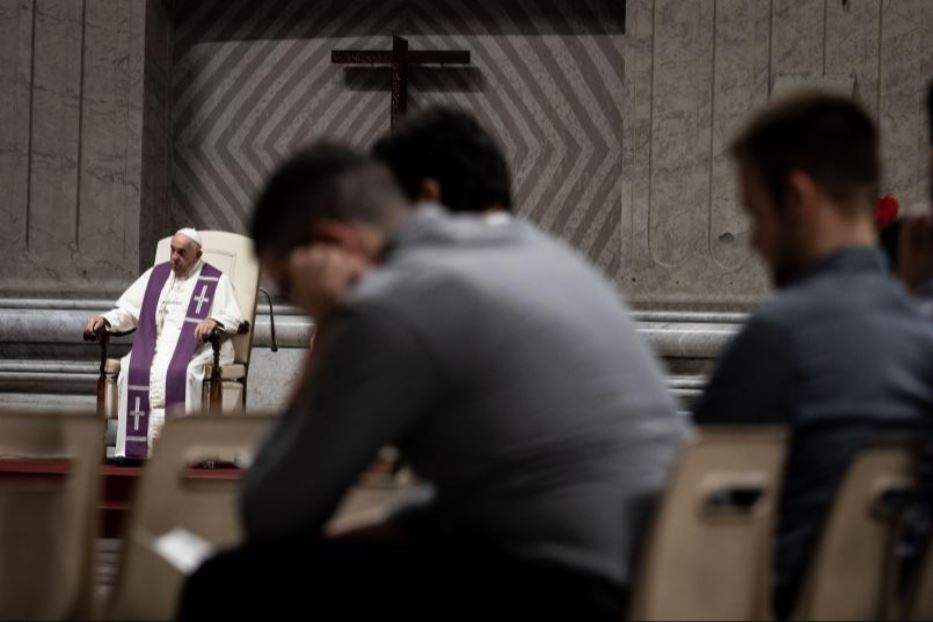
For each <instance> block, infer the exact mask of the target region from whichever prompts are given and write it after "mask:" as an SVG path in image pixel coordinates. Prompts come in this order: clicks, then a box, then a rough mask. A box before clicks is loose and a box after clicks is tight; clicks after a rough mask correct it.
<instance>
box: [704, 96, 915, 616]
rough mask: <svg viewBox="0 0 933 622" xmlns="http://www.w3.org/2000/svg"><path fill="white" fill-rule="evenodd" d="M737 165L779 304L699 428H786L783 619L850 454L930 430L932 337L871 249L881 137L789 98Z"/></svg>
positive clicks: (780, 576) (723, 369) (825, 106)
mask: <svg viewBox="0 0 933 622" xmlns="http://www.w3.org/2000/svg"><path fill="white" fill-rule="evenodd" d="M732 153H733V155H734V157H735V159H736V160H737V162H738V167H739V176H740V189H741V196H742V202H743V204H744V207H745V209H746V210H747V211H748V213H749V215H750V217H751V226H752V243H753V245H754V247H755V249H756V250H757V251H758V252H759V254H760V255H761V256H762V258H763V259H764V261H765V263H766V264H767V266H768V268H769V269H770V271H771V275H772V279H773V281H774V283H775V285H776V286H777V287H778V288H780V289H781V290H782V291H781V293H780V295H779V296H778V297H777V298H776V299H775V300H773V301H771V302H770V303H768V304H765V305H764V306H763V307H762V308H761V309H760V310H759V311H758V312H757V313H755V314H754V315H753V316H752V318H751V319H750V320H749V321H748V324H747V326H746V327H745V328H744V329H743V330H742V332H741V333H740V334H739V335H738V336H737V337H736V338H735V340H734V341H733V342H732V344H730V346H729V347H728V349H727V350H726V352H725V354H724V355H723V356H722V358H721V360H720V362H719V366H718V368H717V370H716V372H715V373H714V375H713V377H712V379H711V380H710V383H709V385H708V387H707V389H706V393H705V394H704V396H703V398H702V400H701V401H700V403H699V405H698V408H697V410H696V413H695V419H696V421H697V422H698V423H701V424H702V423H724V422H725V423H774V424H785V425H788V426H790V428H791V431H792V442H791V448H790V453H789V455H788V462H787V466H786V471H785V480H784V488H783V492H782V498H781V503H780V519H779V522H778V534H777V560H776V579H777V586H776V587H777V591H776V605H777V613H778V615H779V616H780V617H786V616H787V615H788V614H789V613H790V611H791V608H792V606H793V602H794V599H795V596H796V592H797V590H798V587H799V583H800V579H801V578H802V575H803V574H804V572H805V568H806V563H807V561H808V557H809V554H810V552H811V549H812V547H813V545H814V541H815V538H816V536H817V535H818V532H819V526H820V525H821V522H822V519H823V517H824V516H825V514H826V512H827V510H828V507H829V504H830V502H831V500H832V497H833V494H834V492H835V490H836V487H837V485H838V483H839V481H840V478H841V477H842V475H843V472H844V471H845V468H846V466H847V464H848V463H849V461H850V459H851V457H852V455H853V454H854V452H856V451H857V450H858V449H859V448H860V447H861V446H863V445H864V443H866V442H867V441H869V440H871V439H873V438H875V437H877V436H878V435H880V434H883V433H884V432H885V431H888V430H910V429H918V428H921V427H925V426H929V424H930V423H931V413H933V327H931V325H930V323H929V322H928V321H927V320H925V319H924V318H923V317H922V316H921V315H920V313H919V311H918V310H917V308H916V305H915V304H914V302H913V300H911V298H910V296H909V295H908V293H907V292H906V291H905V290H904V289H903V288H902V287H901V286H900V285H899V284H898V283H897V282H896V281H894V280H893V279H891V278H889V277H888V276H887V275H886V266H885V261H884V258H883V256H882V254H881V252H880V251H879V249H878V248H877V242H876V234H875V222H874V207H875V201H876V197H877V186H878V177H879V165H878V153H877V137H876V133H875V128H874V126H873V124H872V122H871V120H870V119H869V118H868V116H867V115H866V114H865V113H864V112H863V111H862V110H861V108H859V107H858V106H857V105H855V104H854V103H853V102H851V101H850V100H848V99H845V98H841V97H836V96H830V95H820V94H808V95H800V96H797V97H796V98H793V99H789V100H786V101H783V102H780V103H778V104H776V105H773V106H772V107H770V108H769V109H767V110H766V111H765V112H764V113H763V114H761V115H760V116H759V117H758V118H756V119H755V120H754V121H753V123H752V124H751V125H750V127H748V129H746V130H745V132H744V133H743V134H742V135H741V136H740V137H739V138H738V140H736V141H735V143H734V145H733V148H732Z"/></svg>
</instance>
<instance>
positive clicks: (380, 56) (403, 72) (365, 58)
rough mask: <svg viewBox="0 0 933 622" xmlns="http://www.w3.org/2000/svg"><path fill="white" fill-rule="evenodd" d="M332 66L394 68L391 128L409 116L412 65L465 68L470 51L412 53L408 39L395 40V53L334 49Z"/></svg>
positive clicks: (417, 51)
mask: <svg viewBox="0 0 933 622" xmlns="http://www.w3.org/2000/svg"><path fill="white" fill-rule="evenodd" d="M330 60H331V62H332V63H341V64H346V65H392V118H391V123H390V127H395V124H396V122H397V121H400V120H401V119H402V117H404V116H405V112H406V110H407V109H408V66H409V65H424V64H427V63H445V64H451V65H465V64H467V63H469V62H470V52H469V50H450V51H429V50H409V49H408V39H403V38H402V37H394V36H393V37H392V49H391V50H333V51H331V53H330Z"/></svg>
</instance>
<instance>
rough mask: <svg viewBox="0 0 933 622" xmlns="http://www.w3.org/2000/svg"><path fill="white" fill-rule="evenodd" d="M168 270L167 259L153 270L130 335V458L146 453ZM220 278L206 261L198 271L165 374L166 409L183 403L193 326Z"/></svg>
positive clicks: (203, 314) (193, 340) (205, 312)
mask: <svg viewBox="0 0 933 622" xmlns="http://www.w3.org/2000/svg"><path fill="white" fill-rule="evenodd" d="M171 273H172V266H171V264H169V263H168V262H166V263H160V264H158V265H157V266H155V267H154V268H153V269H152V273H151V274H150V275H149V283H148V284H147V285H146V295H145V297H144V298H143V306H142V309H140V312H139V322H138V323H137V325H136V333H135V334H134V335H133V348H132V350H130V371H129V378H128V380H129V382H128V383H127V384H128V387H127V392H126V410H127V413H126V455H127V457H130V458H145V457H146V456H148V455H149V443H148V436H149V372H150V368H151V367H152V359H153V357H154V356H155V346H156V337H157V335H156V306H157V305H158V303H159V294H161V293H162V288H163V287H164V286H165V282H166V281H167V280H168V277H169V275H170V274H171ZM219 278H220V270H218V269H217V268H215V267H214V266H212V265H210V264H208V263H205V264H204V265H203V266H202V267H201V274H200V275H199V276H198V280H197V283H195V286H194V292H192V294H191V301H190V302H189V303H188V313H187V314H185V326H184V328H182V331H181V334H180V335H179V336H178V343H177V344H175V353H174V354H173V355H172V360H171V362H170V363H169V366H168V373H166V376H165V410H166V412H168V409H169V408H171V407H172V406H174V405H176V404H181V405H182V407H184V405H185V393H186V391H187V373H188V363H190V362H191V357H192V356H194V353H195V351H196V350H197V348H198V345H199V344H198V340H197V337H195V336H194V327H195V326H196V325H197V323H198V322H200V321H201V320H203V319H205V318H207V315H208V313H209V312H210V310H211V302H212V301H213V300H214V292H215V291H216V289H217V281H218V279H219Z"/></svg>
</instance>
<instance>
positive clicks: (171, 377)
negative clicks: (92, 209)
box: [85, 228, 243, 458]
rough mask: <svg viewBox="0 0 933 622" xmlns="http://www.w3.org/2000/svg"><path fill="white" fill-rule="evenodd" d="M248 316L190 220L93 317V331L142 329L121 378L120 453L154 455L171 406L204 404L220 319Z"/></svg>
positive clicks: (226, 351) (232, 328)
mask: <svg viewBox="0 0 933 622" xmlns="http://www.w3.org/2000/svg"><path fill="white" fill-rule="evenodd" d="M242 320H243V314H242V313H241V312H240V308H239V306H238V305H237V302H236V296H235V295H234V292H233V284H232V283H231V282H230V279H229V278H227V276H226V275H224V274H223V273H221V272H220V271H219V270H218V269H217V268H215V267H213V266H211V265H210V264H208V263H205V262H204V261H202V260H201V236H200V235H199V234H198V232H197V231H195V230H194V229H191V228H185V229H180V230H179V231H178V232H177V233H175V235H174V236H173V237H172V241H171V257H170V260H169V261H168V262H166V263H162V264H158V265H155V266H153V267H152V268H150V269H149V270H147V271H146V272H145V273H144V274H143V275H142V276H141V277H139V278H138V279H137V280H136V282H135V283H133V284H132V285H131V286H130V288H129V289H127V290H126V291H125V292H124V293H123V295H122V296H120V299H119V300H117V304H116V308H115V309H113V310H112V311H108V312H107V313H105V314H103V315H102V316H97V317H93V318H91V319H90V320H88V322H87V326H86V327H85V332H86V334H92V333H95V332H96V331H98V330H99V329H100V328H101V327H102V326H108V327H109V329H110V330H111V331H112V332H125V331H128V330H131V329H134V328H135V329H136V332H135V333H134V335H133V347H132V350H131V351H130V353H129V354H127V355H126V356H125V357H123V359H122V360H121V361H120V376H119V378H118V379H117V387H118V391H119V396H120V397H119V403H118V408H117V413H118V424H117V446H116V450H115V452H114V455H115V456H116V457H118V458H119V457H126V458H145V457H147V456H148V455H149V450H150V448H151V446H152V441H153V439H154V438H157V437H158V435H159V432H160V430H161V428H162V425H163V424H164V422H165V414H166V412H169V413H178V414H180V413H182V412H184V413H191V412H194V411H197V410H200V408H201V387H202V383H203V381H204V374H205V364H207V363H211V362H212V360H213V352H212V350H211V347H210V344H209V343H207V339H208V337H209V336H210V334H211V332H212V331H213V330H214V329H215V328H217V327H220V328H221V329H222V330H224V331H226V332H229V333H234V332H236V330H237V328H238V327H239V325H240V322H242ZM231 362H233V346H232V344H231V343H230V341H229V340H228V341H225V342H224V343H223V345H222V346H221V350H220V363H221V364H222V365H223V364H225V363H231ZM128 406H129V407H128Z"/></svg>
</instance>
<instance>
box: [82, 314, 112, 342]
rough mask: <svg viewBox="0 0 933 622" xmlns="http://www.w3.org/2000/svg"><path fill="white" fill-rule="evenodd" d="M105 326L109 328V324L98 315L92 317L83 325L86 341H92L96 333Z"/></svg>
mask: <svg viewBox="0 0 933 622" xmlns="http://www.w3.org/2000/svg"><path fill="white" fill-rule="evenodd" d="M105 326H110V322H108V321H107V320H105V319H104V318H102V317H101V316H99V315H98V316H96V317H92V318H91V319H89V320H88V321H87V324H85V325H84V336H85V337H87V338H88V339H94V338H95V337H96V336H97V331H98V330H100V329H101V328H103V327H105Z"/></svg>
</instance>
